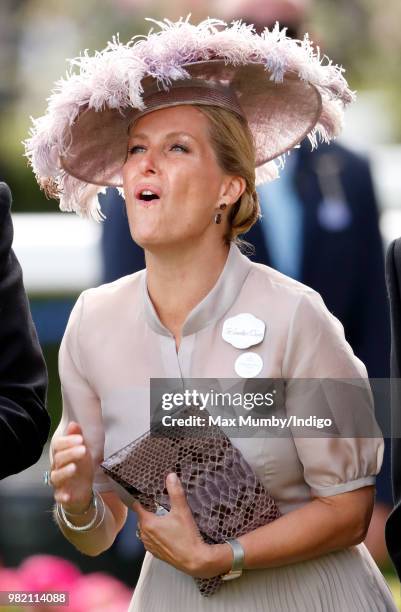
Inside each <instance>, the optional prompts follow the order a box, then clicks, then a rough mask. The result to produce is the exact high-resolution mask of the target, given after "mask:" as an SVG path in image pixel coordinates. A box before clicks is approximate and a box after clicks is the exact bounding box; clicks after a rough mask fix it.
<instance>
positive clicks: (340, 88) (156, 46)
mask: <svg viewBox="0 0 401 612" xmlns="http://www.w3.org/2000/svg"><path fill="white" fill-rule="evenodd" d="M157 25H158V26H159V27H160V31H159V32H151V33H150V34H149V35H148V36H147V37H134V38H133V39H132V40H131V41H130V42H129V43H128V44H126V45H124V44H122V43H120V42H119V40H118V39H113V41H112V42H110V43H109V44H108V46H107V47H106V48H105V49H104V50H103V51H102V52H98V53H96V54H95V55H94V56H89V55H88V54H86V53H85V55H83V56H80V57H79V58H77V59H75V60H72V61H71V67H72V70H71V72H70V74H69V75H68V77H67V78H66V79H62V80H60V81H58V83H57V84H56V88H55V90H54V91H53V93H52V95H51V97H50V99H49V105H48V109H47V113H46V114H45V115H44V116H43V117H40V118H39V119H37V120H35V121H34V125H33V128H32V129H31V134H30V137H29V138H28V140H27V141H26V142H25V147H26V155H27V156H28V158H29V160H30V162H31V164H32V167H33V170H34V172H35V175H36V178H37V181H38V183H39V184H40V185H41V187H42V188H43V189H45V191H46V192H47V193H48V194H49V195H51V196H53V197H58V198H59V199H60V208H61V209H62V210H68V211H71V210H73V211H76V212H77V213H79V214H80V215H82V216H92V217H94V218H96V219H99V218H101V212H100V208H99V204H98V199H97V195H98V193H99V192H101V191H104V189H105V187H107V186H117V187H121V185H122V167H123V165H124V163H125V160H126V156H127V134H128V130H129V126H130V125H131V124H132V122H133V121H135V120H136V119H137V118H138V117H140V116H142V115H144V114H146V113H148V112H152V111H154V110H157V109H160V108H165V107H168V106H172V105H179V104H207V105H217V106H221V107H223V108H228V109H229V110H231V111H233V112H235V113H237V114H239V115H241V116H242V117H245V118H246V119H247V121H248V123H249V126H250V128H251V131H252V134H253V137H254V141H255V149H256V181H257V183H261V182H264V181H268V180H273V179H274V178H276V177H277V175H278V167H279V166H280V163H282V157H281V156H282V155H283V154H284V153H285V152H287V151H289V150H290V149H292V148H293V147H294V146H296V145H297V144H299V143H300V142H301V141H302V140H303V139H304V138H305V137H306V136H308V137H309V139H310V141H311V143H312V146H315V145H316V144H317V138H318V137H320V138H321V139H323V140H325V141H329V140H330V139H331V138H333V137H335V136H336V135H337V134H338V132H339V130H340V128H341V120H342V114H343V109H344V106H345V105H346V104H348V103H349V102H351V101H352V99H353V94H352V92H351V91H350V90H349V88H348V86H347V82H346V81H345V79H344V77H343V76H342V69H341V68H339V67H338V66H335V65H333V64H332V63H331V62H330V61H329V60H328V58H326V57H325V58H320V57H319V54H318V51H316V50H314V48H313V46H312V44H311V43H310V41H309V39H308V37H307V36H306V37H305V39H304V40H303V41H294V40H292V39H290V38H287V37H286V36H285V32H284V31H280V29H279V27H278V26H276V27H275V28H274V29H273V30H272V31H269V30H266V31H265V32H264V33H263V34H262V35H260V36H259V35H257V34H256V33H255V32H254V30H253V28H252V26H248V25H246V24H244V23H241V22H233V23H232V24H231V25H230V26H226V24H225V23H224V22H222V21H218V20H212V19H208V20H206V21H203V22H202V23H200V24H199V25H197V26H196V25H193V24H191V23H189V21H188V19H186V20H180V21H179V22H177V23H171V22H169V21H167V20H166V21H165V22H163V23H158V22H157Z"/></svg>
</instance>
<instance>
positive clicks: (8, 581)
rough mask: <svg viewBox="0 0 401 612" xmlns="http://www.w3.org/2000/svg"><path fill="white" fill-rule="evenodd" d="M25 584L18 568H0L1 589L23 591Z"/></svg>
mask: <svg viewBox="0 0 401 612" xmlns="http://www.w3.org/2000/svg"><path fill="white" fill-rule="evenodd" d="M23 590H25V585H24V583H23V581H22V579H21V576H20V574H19V571H18V569H8V568H5V567H4V568H3V567H1V568H0V591H23Z"/></svg>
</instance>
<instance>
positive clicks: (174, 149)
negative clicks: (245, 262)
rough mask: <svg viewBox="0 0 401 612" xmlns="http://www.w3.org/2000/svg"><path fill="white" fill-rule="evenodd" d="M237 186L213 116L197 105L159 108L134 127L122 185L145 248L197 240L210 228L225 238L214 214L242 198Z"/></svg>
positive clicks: (139, 240)
mask: <svg viewBox="0 0 401 612" xmlns="http://www.w3.org/2000/svg"><path fill="white" fill-rule="evenodd" d="M240 180H241V179H240ZM236 184H237V189H238V179H237V180H236V181H235V179H234V180H233V179H232V177H229V176H227V175H226V174H224V172H223V171H222V170H221V168H220V166H219V164H218V162H217V159H216V155H215V153H214V150H213V148H212V145H211V142H210V136H209V122H208V119H207V117H206V116H205V115H203V114H202V113H201V111H199V110H198V109H197V108H196V107H194V106H185V105H182V106H175V107H170V108H166V109H162V110H158V111H154V112H152V113H149V114H148V115H145V116H144V117H142V118H141V119H139V120H138V121H137V122H136V123H135V124H134V125H133V126H132V127H131V130H130V134H129V142H128V157H127V161H126V163H125V165H124V168H123V185H124V192H125V201H126V206H127V214H128V220H129V225H130V230H131V234H132V237H133V239H134V240H135V242H137V243H138V244H140V245H141V246H142V247H143V248H145V249H150V250H152V247H153V248H157V247H165V246H173V245H178V244H185V243H189V242H191V243H193V241H194V240H198V239H201V238H202V237H204V235H205V233H207V232H209V233H210V234H211V238H212V235H213V236H215V237H216V239H221V237H222V235H223V229H224V226H223V223H222V224H221V226H220V225H216V224H215V223H214V215H215V214H216V212H217V208H218V206H219V205H220V204H221V203H222V202H225V203H227V204H228V203H230V202H234V201H236V199H237V198H238V197H239V195H240V194H239V195H237V193H236V192H235V189H236V187H235V185H236ZM236 195H237V197H236ZM230 196H231V197H230ZM234 198H235V199H234ZM225 214H227V211H225Z"/></svg>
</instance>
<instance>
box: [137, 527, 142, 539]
mask: <svg viewBox="0 0 401 612" xmlns="http://www.w3.org/2000/svg"><path fill="white" fill-rule="evenodd" d="M135 533H136V537H137V538H138V540H141V542H142V538H141V529H140V527H139V526H138V527H137V528H136V532H135Z"/></svg>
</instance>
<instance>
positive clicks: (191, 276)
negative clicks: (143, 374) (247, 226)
mask: <svg viewBox="0 0 401 612" xmlns="http://www.w3.org/2000/svg"><path fill="white" fill-rule="evenodd" d="M228 252H229V247H228V246H227V245H225V244H224V243H221V244H218V245H217V246H216V245H213V246H212V248H210V246H209V245H204V244H201V245H198V244H195V245H188V246H187V247H185V248H182V247H180V248H177V249H175V250H173V249H165V250H164V249H163V250H160V251H159V250H158V251H153V250H152V251H146V253H145V255H146V268H147V285H148V291H149V296H150V299H151V300H152V303H153V305H154V307H155V310H156V312H157V314H158V316H159V319H160V321H161V322H162V323H163V325H164V326H165V327H166V328H167V329H169V330H170V331H171V333H172V334H173V335H174V337H175V339H176V347H177V350H178V347H179V344H180V340H181V330H182V326H183V324H184V322H185V319H186V318H187V316H188V314H189V313H190V312H191V310H192V309H193V308H194V307H195V306H196V305H197V304H199V302H200V301H201V300H202V299H203V298H204V297H205V296H206V295H207V294H208V293H209V292H210V291H211V289H212V288H213V287H214V285H215V284H216V282H217V280H218V278H219V276H220V274H221V272H222V270H223V268H224V265H225V263H226V260H227V256H228Z"/></svg>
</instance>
